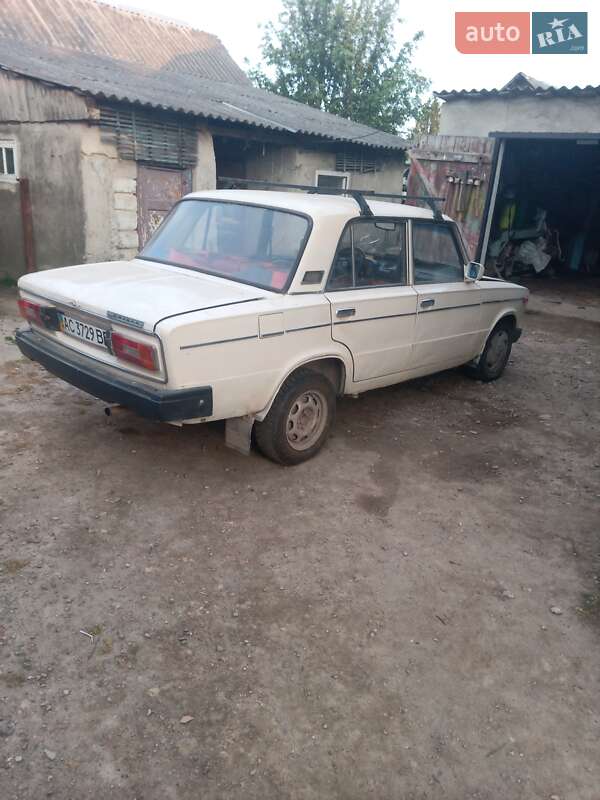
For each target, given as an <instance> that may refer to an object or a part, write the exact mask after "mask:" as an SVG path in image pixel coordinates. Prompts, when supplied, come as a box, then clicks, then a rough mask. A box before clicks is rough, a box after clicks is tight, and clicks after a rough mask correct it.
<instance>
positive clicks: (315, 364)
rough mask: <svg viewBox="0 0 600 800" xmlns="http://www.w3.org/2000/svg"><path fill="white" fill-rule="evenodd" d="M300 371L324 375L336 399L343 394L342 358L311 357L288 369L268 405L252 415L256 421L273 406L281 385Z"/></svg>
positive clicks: (344, 378) (344, 367) (343, 367)
mask: <svg viewBox="0 0 600 800" xmlns="http://www.w3.org/2000/svg"><path fill="white" fill-rule="evenodd" d="M300 369H311V370H313V372H318V373H319V374H321V375H324V376H325V377H326V378H327V379H328V380H329V381H330V382H331V383H332V384H333V387H334V389H335V393H336V395H337V396H338V397H341V395H343V394H344V388H345V386H346V376H347V373H348V365H347V364H346V363H345V361H344V359H343V358H342V356H341V355H339V354H328V355H322V356H311V357H308V358H306V359H305V360H303V361H301V362H299V363H297V364H294V365H293V366H292V367H290V368H288V370H287V372H286V373H285V374H284V375H283V377H282V378H281V380H280V381H279V383H278V384H277V386H276V388H275V391H274V392H273V394H272V395H271V398H270V400H269V402H268V404H267V405H266V406H265V407H264V408H263V409H261V410H260V411H259V412H258V413H257V414H255V415H254V418H255V419H256V420H258V421H259V422H262V420H263V419H264V418H265V417H266V416H267V414H268V413H269V411H270V409H271V406H272V405H273V402H274V400H275V398H276V397H277V394H278V393H279V390H280V389H281V387H282V386H283V384H284V383H285V382H286V381H287V380H288V378H289V377H290V376H291V375H293V374H294V373H295V372H298V370H300Z"/></svg>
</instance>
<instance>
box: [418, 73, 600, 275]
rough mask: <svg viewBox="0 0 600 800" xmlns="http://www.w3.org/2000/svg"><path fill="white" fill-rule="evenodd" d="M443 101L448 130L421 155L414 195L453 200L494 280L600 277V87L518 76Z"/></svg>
mask: <svg viewBox="0 0 600 800" xmlns="http://www.w3.org/2000/svg"><path fill="white" fill-rule="evenodd" d="M437 95H438V97H439V98H440V99H442V100H444V104H443V107H442V113H441V125H440V134H439V135H436V136H431V135H430V136H423V137H421V138H420V139H419V140H418V141H417V142H415V144H414V147H413V148H412V149H411V158H412V160H413V165H412V167H411V177H410V185H409V192H411V193H419V194H421V193H423V190H424V189H425V191H426V192H427V193H431V194H436V195H438V196H444V197H445V198H446V200H445V203H444V206H445V210H446V212H447V213H449V214H452V215H453V216H455V217H456V218H457V220H458V221H459V223H460V225H461V227H462V230H463V234H464V237H465V240H466V243H467V245H468V248H469V252H470V255H471V257H472V258H473V259H474V260H477V261H481V262H483V263H485V264H486V267H487V270H488V272H489V273H490V274H492V275H494V274H501V275H505V276H506V277H510V276H514V277H516V276H519V275H523V276H525V275H532V276H533V275H536V276H538V277H540V278H547V277H549V278H557V277H561V278H565V279H568V280H569V281H575V280H579V279H581V278H588V279H590V278H593V277H594V276H596V277H598V276H599V275H600V86H586V87H583V88H580V87H573V88H566V87H553V86H549V85H548V84H545V83H542V82H541V81H539V80H536V79H534V78H532V77H530V76H528V75H525V74H524V73H518V74H517V75H516V76H515V77H514V78H513V79H512V80H511V81H510V82H509V83H507V84H506V85H505V86H504V87H503V88H502V89H491V90H487V89H483V90H475V89H473V90H470V91H464V90H461V91H445V92H438V93H437ZM595 284H596V281H591V283H590V285H595Z"/></svg>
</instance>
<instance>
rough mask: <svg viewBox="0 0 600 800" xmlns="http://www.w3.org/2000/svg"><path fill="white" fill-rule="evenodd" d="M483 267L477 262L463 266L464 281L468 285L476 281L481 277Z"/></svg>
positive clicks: (470, 262)
mask: <svg viewBox="0 0 600 800" xmlns="http://www.w3.org/2000/svg"><path fill="white" fill-rule="evenodd" d="M483 271H484V266H483V264H480V263H479V262H478V261H469V263H468V264H465V280H466V281H468V282H469V283H472V282H473V281H478V280H480V278H481V277H482V276H483Z"/></svg>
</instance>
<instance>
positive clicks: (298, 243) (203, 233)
mask: <svg viewBox="0 0 600 800" xmlns="http://www.w3.org/2000/svg"><path fill="white" fill-rule="evenodd" d="M308 225H309V223H308V220H307V219H306V217H303V216H301V215H300V214H294V213H292V212H289V211H275V210H273V209H270V208H261V207H258V206H251V205H246V204H245V203H227V202H222V201H217V200H184V201H183V202H181V203H179V205H177V206H176V207H175V209H174V210H173V212H172V213H171V214H170V215H169V217H168V218H167V220H166V222H165V224H164V225H163V226H162V227H161V228H160V229H159V230H158V232H157V233H156V235H155V236H154V237H153V238H152V239H151V240H150V242H149V243H148V244H147V245H146V247H145V248H144V250H143V251H142V253H141V254H140V257H141V258H148V259H151V260H154V261H164V262H166V263H168V264H174V265H175V266H178V267H187V268H190V269H197V270H199V271H201V272H209V273H211V274H212V275H219V276H221V277H223V278H229V279H230V280H234V281H241V282H243V283H250V284H253V285H254V286H261V287H263V288H265V289H271V290H274V291H279V292H281V291H283V290H284V289H286V288H287V286H288V283H289V281H290V280H291V278H292V275H293V273H294V270H295V268H296V266H297V264H298V261H299V259H300V256H301V255H302V249H303V246H304V241H305V239H306V235H307V233H308Z"/></svg>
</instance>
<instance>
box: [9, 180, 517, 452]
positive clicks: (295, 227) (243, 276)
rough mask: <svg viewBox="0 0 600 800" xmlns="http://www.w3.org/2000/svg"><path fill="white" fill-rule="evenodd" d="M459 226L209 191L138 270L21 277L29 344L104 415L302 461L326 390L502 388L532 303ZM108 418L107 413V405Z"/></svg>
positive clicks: (413, 213)
mask: <svg viewBox="0 0 600 800" xmlns="http://www.w3.org/2000/svg"><path fill="white" fill-rule="evenodd" d="M482 272H483V269H482V267H481V266H480V265H479V264H475V263H473V262H471V263H469V262H468V258H467V257H466V255H465V251H464V248H463V245H462V241H461V237H460V235H459V232H458V229H457V228H456V225H455V224H454V223H453V222H452V221H451V220H450V219H448V218H447V217H442V215H440V214H434V213H433V212H432V211H428V210H424V209H421V208H417V207H414V206H408V205H402V204H397V203H392V202H381V201H378V200H373V199H370V198H369V197H368V195H366V196H363V195H361V194H358V193H355V194H354V195H353V196H342V195H321V194H310V193H309V194H307V193H299V192H280V191H255V190H244V189H242V190H215V191H210V192H197V193H194V194H190V195H188V196H187V197H185V198H184V199H183V200H182V201H181V202H179V203H178V204H177V205H176V206H175V208H174V209H173V211H172V212H171V214H170V215H169V217H168V218H167V220H166V221H165V223H164V224H163V225H162V226H161V227H160V228H159V230H158V231H157V233H156V234H155V235H154V237H153V238H152V239H151V241H150V242H149V244H148V245H147V246H146V247H145V249H144V250H143V251H142V252H141V253H140V255H139V256H138V257H137V258H135V259H133V261H117V262H107V263H101V264H84V265H81V266H73V267H64V268H59V269H51V270H46V271H44V272H38V273H35V274H29V275H25V276H23V277H22V278H21V279H20V280H19V290H20V299H19V306H20V310H21V314H22V315H23V316H24V317H25V319H26V320H27V321H28V323H29V326H28V327H27V328H25V329H23V330H21V331H19V332H18V333H17V342H18V345H19V347H20V349H21V351H22V352H23V353H24V354H25V355H26V356H28V357H29V358H31V359H33V360H34V361H37V362H39V363H40V364H41V365H43V366H44V367H45V368H46V369H47V370H49V371H50V372H52V373H54V374H55V375H57V376H59V377H60V378H62V379H63V380H65V381H67V382H68V383H70V384H72V385H74V386H76V387H78V388H80V389H82V390H84V391H86V392H88V393H89V394H91V395H93V396H94V397H97V398H100V399H102V400H104V401H106V402H107V403H108V404H118V405H122V406H126V407H128V408H130V409H132V410H134V411H136V412H137V413H139V414H140V415H142V416H144V417H148V418H150V419H154V420H161V421H164V422H169V423H171V424H175V425H183V424H191V423H199V422H207V421H211V420H222V419H224V420H227V425H226V439H227V442H228V444H230V445H231V446H233V447H236V448H237V449H239V450H242V451H246V452H247V451H248V450H249V449H250V441H251V435H252V431H253V430H254V436H255V441H256V444H257V445H258V447H259V448H260V450H261V451H262V452H263V453H264V454H265V455H266V456H268V457H269V458H271V459H273V460H274V461H277V462H279V463H281V464H287V465H291V464H298V463H300V462H302V461H305V460H306V459H308V458H310V457H311V456H313V455H314V454H315V453H316V452H317V451H318V450H319V449H320V448H321V447H322V446H323V444H324V442H325V440H326V438H327V435H328V434H329V432H330V430H331V427H332V424H333V421H334V414H335V404H336V397H339V396H341V395H344V394H350V395H358V394H360V393H362V392H366V391H368V390H369V389H375V388H379V387H382V386H388V385H390V384H395V383H399V382H401V381H406V380H410V379H411V378H416V377H418V376H421V375H427V374H429V373H433V372H437V371H439V370H445V369H448V368H451V367H459V366H461V365H469V367H470V371H471V372H472V373H473V374H474V375H475V376H477V377H478V378H479V379H480V380H484V381H489V380H494V379H496V378H498V377H499V376H500V375H501V374H502V372H503V370H504V368H505V366H506V364H507V361H508V358H509V355H510V351H511V346H512V344H513V342H515V341H516V340H517V339H518V338H519V335H520V333H521V320H522V316H523V312H524V307H525V303H526V302H527V299H528V292H527V290H526V289H524V288H523V287H521V286H518V285H516V284H514V283H507V282H505V281H502V280H497V279H489V278H484V277H482ZM108 411H110V406H109V409H108Z"/></svg>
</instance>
